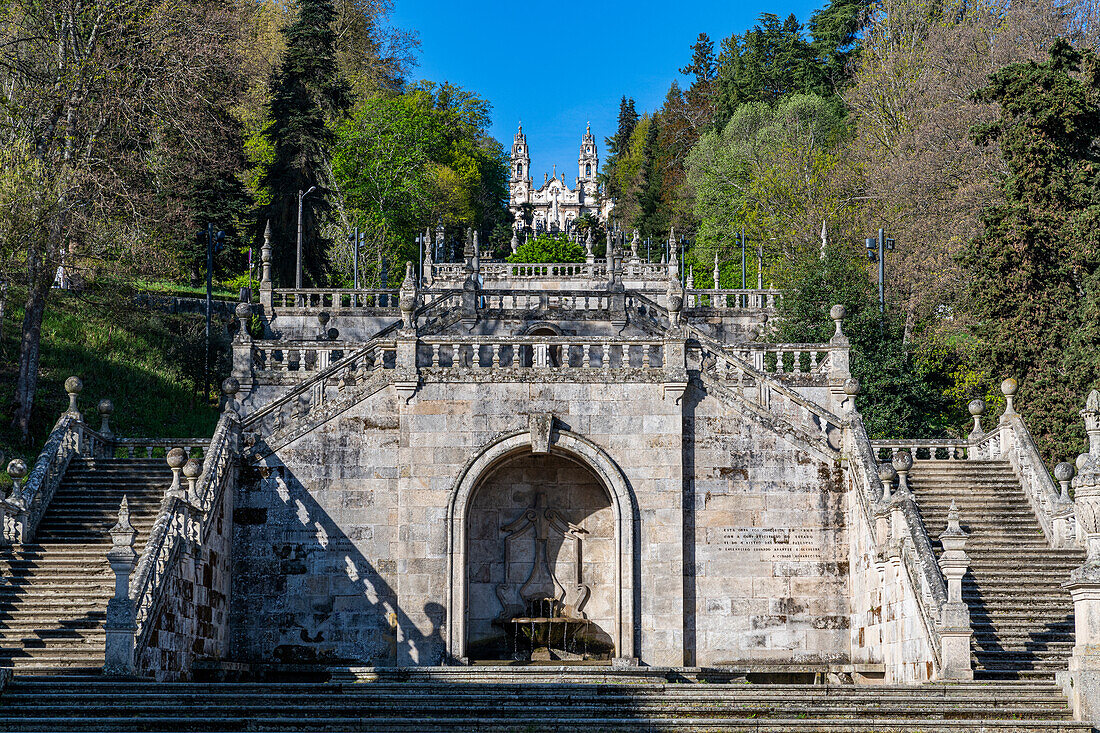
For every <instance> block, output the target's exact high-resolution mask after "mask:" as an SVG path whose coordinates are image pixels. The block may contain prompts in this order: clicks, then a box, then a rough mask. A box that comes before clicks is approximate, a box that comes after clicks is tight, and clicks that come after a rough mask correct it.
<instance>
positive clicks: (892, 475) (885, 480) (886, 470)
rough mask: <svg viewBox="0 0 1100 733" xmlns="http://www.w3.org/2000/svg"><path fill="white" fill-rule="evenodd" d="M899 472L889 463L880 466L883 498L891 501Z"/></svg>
mask: <svg viewBox="0 0 1100 733" xmlns="http://www.w3.org/2000/svg"><path fill="white" fill-rule="evenodd" d="M897 477H898V472H897V471H896V470H894V467H893V466H891V465H890V464H889V463H883V464H882V465H881V466H879V467H878V479H879V481H881V482H882V500H883V501H890V493H891V491H893V489H894V479H896V478H897Z"/></svg>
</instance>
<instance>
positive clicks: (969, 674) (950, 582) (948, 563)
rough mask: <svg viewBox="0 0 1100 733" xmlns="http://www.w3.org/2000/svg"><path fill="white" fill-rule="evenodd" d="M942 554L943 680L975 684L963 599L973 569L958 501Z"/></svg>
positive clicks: (950, 516) (943, 539)
mask: <svg viewBox="0 0 1100 733" xmlns="http://www.w3.org/2000/svg"><path fill="white" fill-rule="evenodd" d="M940 544H942V545H943V554H942V555H940V570H942V571H943V577H944V580H945V581H947V603H945V604H944V606H943V610H942V616H941V617H940V628H939V632H940V665H941V666H940V677H941V678H942V679H945V680H972V679H974V670H972V669H971V667H970V637H971V636H972V635H973V633H974V632H973V630H972V629H971V628H970V608H969V607H968V606H967V605H966V603H965V602H963V599H962V579H963V576H964V575H966V570H967V568H969V567H970V558H969V557H968V556H967V554H966V549H965V548H966V532H964V531H963V530H962V528H961V527H960V526H959V510H958V509H957V508H956V507H955V500H954V499H952V500H951V509H950V510H949V511H948V512H947V529H945V530H944V531H943V532H942V533H941V534H940Z"/></svg>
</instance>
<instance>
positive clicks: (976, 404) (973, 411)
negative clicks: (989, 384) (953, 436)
mask: <svg viewBox="0 0 1100 733" xmlns="http://www.w3.org/2000/svg"><path fill="white" fill-rule="evenodd" d="M966 409H967V410H969V411H970V415H971V417H973V418H974V427H973V429H972V430H971V431H970V435H969V436H968V437H969V438H970V440H976V439H977V438H980V437H982V436H983V435H985V433H984V432H982V415H984V414H985V400H980V399H973V400H970V403H969V404H968V405H967V406H966Z"/></svg>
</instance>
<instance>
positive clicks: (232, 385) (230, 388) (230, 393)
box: [222, 377, 241, 413]
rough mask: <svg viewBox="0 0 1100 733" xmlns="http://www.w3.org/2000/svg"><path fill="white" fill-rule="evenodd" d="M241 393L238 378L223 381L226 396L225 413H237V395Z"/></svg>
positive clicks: (228, 378)
mask: <svg viewBox="0 0 1100 733" xmlns="http://www.w3.org/2000/svg"><path fill="white" fill-rule="evenodd" d="M240 391H241V383H240V381H238V380H237V378H236V377H227V378H226V379H224V380H223V381H222V392H223V393H224V394H225V412H233V413H235V412H237V409H238V407H237V400H236V394H237V393H238V392H240Z"/></svg>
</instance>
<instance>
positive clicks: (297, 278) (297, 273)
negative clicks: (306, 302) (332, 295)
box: [294, 186, 317, 290]
mask: <svg viewBox="0 0 1100 733" xmlns="http://www.w3.org/2000/svg"><path fill="white" fill-rule="evenodd" d="M316 190H317V187H316V186H310V187H309V190H308V191H303V190H302V189H298V256H297V266H296V267H295V270H294V289H295V290H301V289H302V201H303V200H304V199H305V197H306V196H309V195H310V194H311V193H313V192H314V191H316Z"/></svg>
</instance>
